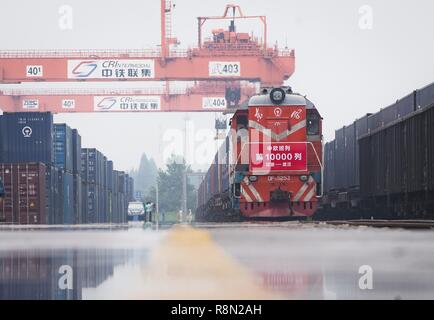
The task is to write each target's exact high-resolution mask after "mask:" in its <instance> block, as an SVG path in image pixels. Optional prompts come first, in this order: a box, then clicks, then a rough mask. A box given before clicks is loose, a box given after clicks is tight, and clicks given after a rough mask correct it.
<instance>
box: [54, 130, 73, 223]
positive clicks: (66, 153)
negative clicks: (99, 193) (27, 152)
mask: <svg viewBox="0 0 434 320" xmlns="http://www.w3.org/2000/svg"><path fill="white" fill-rule="evenodd" d="M53 146H54V165H55V166H56V167H57V168H59V169H60V174H59V175H58V179H57V184H58V186H59V189H58V190H59V192H58V195H57V198H58V199H59V200H60V203H61V206H60V207H59V209H60V210H56V211H55V216H54V220H53V221H54V223H55V224H73V223H74V222H75V213H74V179H73V175H72V170H73V142H72V130H71V128H70V127H69V126H67V125H66V124H55V125H54V144H53Z"/></svg>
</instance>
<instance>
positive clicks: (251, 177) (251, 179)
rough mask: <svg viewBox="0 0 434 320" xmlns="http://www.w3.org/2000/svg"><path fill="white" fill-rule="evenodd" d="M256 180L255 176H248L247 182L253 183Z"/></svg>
mask: <svg viewBox="0 0 434 320" xmlns="http://www.w3.org/2000/svg"><path fill="white" fill-rule="evenodd" d="M257 180H258V177H257V176H249V181H250V182H255V181H257Z"/></svg>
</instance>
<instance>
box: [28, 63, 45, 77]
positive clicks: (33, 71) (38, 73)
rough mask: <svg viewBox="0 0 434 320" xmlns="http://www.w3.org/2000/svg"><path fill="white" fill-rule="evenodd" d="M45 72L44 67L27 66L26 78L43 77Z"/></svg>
mask: <svg viewBox="0 0 434 320" xmlns="http://www.w3.org/2000/svg"><path fill="white" fill-rule="evenodd" d="M43 70H44V69H43V68H42V66H26V77H42V76H43V75H44V73H43Z"/></svg>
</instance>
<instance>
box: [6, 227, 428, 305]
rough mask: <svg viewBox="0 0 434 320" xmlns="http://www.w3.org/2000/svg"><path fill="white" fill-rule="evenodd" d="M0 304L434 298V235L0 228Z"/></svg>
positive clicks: (359, 230) (363, 230) (364, 230)
mask: <svg viewBox="0 0 434 320" xmlns="http://www.w3.org/2000/svg"><path fill="white" fill-rule="evenodd" d="M0 299H62V300H63V299H434V232H433V231H422V230H420V231H416V230H402V229H387V228H382V229H376V228H369V227H347V226H325V225H312V224H299V223H296V222H285V223H237V224H197V225H195V226H193V227H192V226H188V225H177V226H173V227H166V228H162V229H160V230H158V231H156V230H150V229H147V230H144V229H142V228H137V227H136V228H129V229H125V228H113V227H111V228H108V227H107V226H106V227H99V228H98V229H95V228H92V227H89V226H88V227H72V228H63V229H58V228H54V229H52V228H38V229H31V228H25V229H22V228H16V227H15V228H6V229H5V228H2V230H1V231H0Z"/></svg>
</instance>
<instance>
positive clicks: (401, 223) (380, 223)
mask: <svg viewBox="0 0 434 320" xmlns="http://www.w3.org/2000/svg"><path fill="white" fill-rule="evenodd" d="M315 223H326V224H329V225H349V226H368V227H376V228H404V229H434V220H369V219H360V220H331V221H321V222H315Z"/></svg>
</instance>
